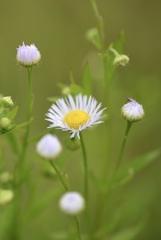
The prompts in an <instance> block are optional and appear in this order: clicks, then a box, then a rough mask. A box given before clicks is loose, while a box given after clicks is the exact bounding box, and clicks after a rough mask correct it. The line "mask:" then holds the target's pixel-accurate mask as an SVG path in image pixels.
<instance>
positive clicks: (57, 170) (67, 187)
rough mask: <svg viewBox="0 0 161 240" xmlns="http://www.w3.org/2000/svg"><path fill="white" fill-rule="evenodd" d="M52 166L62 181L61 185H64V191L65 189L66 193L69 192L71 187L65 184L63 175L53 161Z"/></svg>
mask: <svg viewBox="0 0 161 240" xmlns="http://www.w3.org/2000/svg"><path fill="white" fill-rule="evenodd" d="M50 164H51V166H52V167H53V168H54V170H55V172H56V174H57V176H58V178H59V180H60V181H61V183H62V185H63V187H64V189H65V191H69V186H68V184H67V183H66V182H65V180H64V177H63V176H62V173H61V172H60V170H59V168H58V167H57V166H56V164H55V163H53V162H52V161H51V160H50Z"/></svg>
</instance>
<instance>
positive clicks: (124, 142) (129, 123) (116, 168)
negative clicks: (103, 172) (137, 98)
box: [113, 121, 132, 174]
mask: <svg viewBox="0 0 161 240" xmlns="http://www.w3.org/2000/svg"><path fill="white" fill-rule="evenodd" d="M131 126H132V122H130V121H127V127H126V131H125V134H124V137H123V141H122V144H121V149H120V153H119V156H118V159H117V162H116V166H115V170H114V173H113V174H115V173H116V171H117V170H118V168H119V166H120V163H121V160H122V156H123V153H124V149H125V145H126V140H127V137H128V133H129V131H130V128H131Z"/></svg>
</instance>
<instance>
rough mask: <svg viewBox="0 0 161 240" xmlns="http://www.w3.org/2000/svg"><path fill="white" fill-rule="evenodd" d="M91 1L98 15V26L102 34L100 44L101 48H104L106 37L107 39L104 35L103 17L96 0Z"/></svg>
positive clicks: (96, 15) (95, 13)
mask: <svg viewBox="0 0 161 240" xmlns="http://www.w3.org/2000/svg"><path fill="white" fill-rule="evenodd" d="M89 2H90V4H91V6H92V9H93V12H94V15H95V17H96V21H97V28H98V31H99V35H100V44H101V48H102V49H100V50H104V47H105V46H104V39H105V37H104V27H103V21H102V17H101V15H100V14H99V11H98V7H97V4H96V1H95V0H89Z"/></svg>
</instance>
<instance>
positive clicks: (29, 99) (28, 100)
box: [20, 67, 32, 164]
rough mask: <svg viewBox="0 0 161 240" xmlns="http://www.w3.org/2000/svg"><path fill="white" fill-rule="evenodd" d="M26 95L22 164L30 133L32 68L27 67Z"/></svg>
mask: <svg viewBox="0 0 161 240" xmlns="http://www.w3.org/2000/svg"><path fill="white" fill-rule="evenodd" d="M27 70H28V95H27V116H26V121H27V122H28V124H27V125H26V131H25V135H24V143H23V148H22V151H21V153H20V162H21V164H22V162H23V161H24V159H25V156H26V152H27V147H28V138H29V132H30V124H29V122H30V119H31V112H32V78H31V76H32V67H28V68H27Z"/></svg>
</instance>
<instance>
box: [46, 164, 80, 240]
mask: <svg viewBox="0 0 161 240" xmlns="http://www.w3.org/2000/svg"><path fill="white" fill-rule="evenodd" d="M50 164H51V166H52V167H53V168H54V170H55V172H56V174H57V176H58V178H59V179H60V181H61V183H62V185H63V187H64V189H65V191H66V192H68V191H69V185H68V183H67V182H65V180H64V178H63V176H62V173H61V172H60V170H59V168H58V167H57V166H56V164H55V163H53V162H52V161H51V160H50ZM74 219H75V222H76V229H77V234H78V240H81V239H82V238H81V229H80V221H79V218H78V217H77V216H76V217H74Z"/></svg>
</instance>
